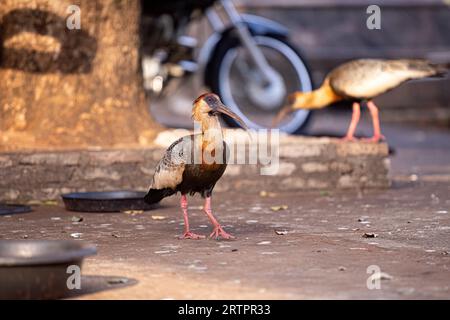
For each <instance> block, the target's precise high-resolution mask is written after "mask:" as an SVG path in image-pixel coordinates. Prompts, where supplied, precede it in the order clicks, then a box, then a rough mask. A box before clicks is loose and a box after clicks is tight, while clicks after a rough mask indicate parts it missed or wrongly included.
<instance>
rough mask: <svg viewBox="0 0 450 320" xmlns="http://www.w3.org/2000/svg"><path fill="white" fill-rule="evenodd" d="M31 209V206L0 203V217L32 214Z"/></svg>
mask: <svg viewBox="0 0 450 320" xmlns="http://www.w3.org/2000/svg"><path fill="white" fill-rule="evenodd" d="M31 211H32V210H31V208H30V207H29V206H23V205H20V204H5V203H0V216H3V215H12V214H16V213H27V212H31Z"/></svg>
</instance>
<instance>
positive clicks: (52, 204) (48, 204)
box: [42, 200, 58, 206]
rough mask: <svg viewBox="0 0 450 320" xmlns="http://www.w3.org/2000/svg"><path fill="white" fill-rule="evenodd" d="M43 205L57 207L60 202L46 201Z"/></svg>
mask: <svg viewBox="0 0 450 320" xmlns="http://www.w3.org/2000/svg"><path fill="white" fill-rule="evenodd" d="M42 203H43V204H44V205H46V206H57V205H58V201H56V200H44V201H43V202H42Z"/></svg>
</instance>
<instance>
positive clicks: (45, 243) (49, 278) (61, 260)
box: [0, 240, 97, 299]
mask: <svg viewBox="0 0 450 320" xmlns="http://www.w3.org/2000/svg"><path fill="white" fill-rule="evenodd" d="M96 252H97V250H96V248H95V246H93V245H91V244H86V243H82V242H80V241H70V240H0V282H1V286H0V299H57V298H62V297H64V296H66V295H68V294H69V293H70V292H71V290H70V289H69V287H68V285H67V283H68V278H69V277H70V276H71V274H72V273H71V272H74V271H71V270H73V269H70V270H69V269H68V268H69V266H73V267H71V268H79V269H78V270H79V271H81V265H82V262H83V258H85V257H86V256H90V255H94V254H96ZM75 272H76V271H75ZM80 275H81V274H80Z"/></svg>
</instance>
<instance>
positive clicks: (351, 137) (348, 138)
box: [341, 136, 358, 142]
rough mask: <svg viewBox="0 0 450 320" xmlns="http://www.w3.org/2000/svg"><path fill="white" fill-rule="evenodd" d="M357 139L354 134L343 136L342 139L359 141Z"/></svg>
mask: <svg viewBox="0 0 450 320" xmlns="http://www.w3.org/2000/svg"><path fill="white" fill-rule="evenodd" d="M357 140H358V139H357V138H355V137H354V136H345V137H342V138H341V141H344V142H346V141H357Z"/></svg>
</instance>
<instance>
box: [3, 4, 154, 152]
mask: <svg viewBox="0 0 450 320" xmlns="http://www.w3.org/2000/svg"><path fill="white" fill-rule="evenodd" d="M73 4H75V5H78V6H79V7H80V9H81V29H80V30H77V29H74V30H69V29H68V28H67V27H66V19H67V17H68V16H69V13H67V8H68V6H70V5H73ZM139 10H140V8H139V1H135V0H128V1H126V0H122V1H121V0H102V1H89V0H79V1H74V0H69V1H65V0H62V1H60V0H54V1H51V0H48V1H45V0H28V1H27V0H24V1H20V2H17V1H15V0H2V1H1V2H0V150H3V151H4V150H20V149H30V148H38V149H58V148H64V149H67V148H83V147H96V146H99V147H120V146H125V145H126V146H133V145H136V146H138V145H148V144H151V142H152V140H153V137H154V135H155V132H156V131H157V130H158V129H159V126H158V125H157V124H156V123H155V122H153V120H152V119H151V117H150V115H149V113H148V110H147V106H146V100H145V95H144V92H143V89H142V85H141V76H140V70H139V69H140V64H139V35H138V30H139V17H140V11H139Z"/></svg>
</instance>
